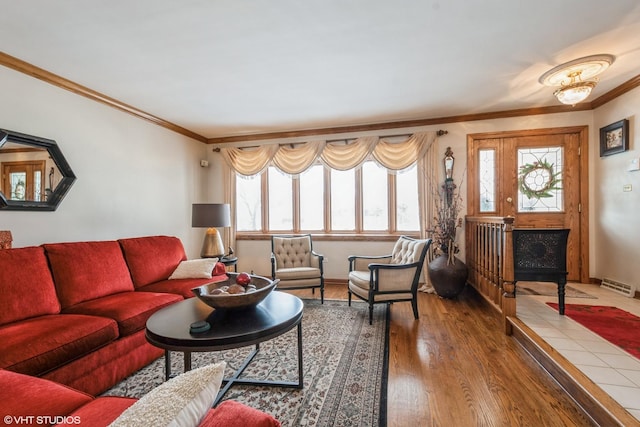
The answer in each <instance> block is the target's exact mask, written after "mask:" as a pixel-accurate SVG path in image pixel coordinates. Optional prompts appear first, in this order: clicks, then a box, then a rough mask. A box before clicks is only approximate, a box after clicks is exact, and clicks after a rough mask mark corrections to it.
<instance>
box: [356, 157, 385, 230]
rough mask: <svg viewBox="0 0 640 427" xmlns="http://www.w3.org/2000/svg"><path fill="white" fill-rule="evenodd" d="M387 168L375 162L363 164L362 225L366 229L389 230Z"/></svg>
mask: <svg viewBox="0 0 640 427" xmlns="http://www.w3.org/2000/svg"><path fill="white" fill-rule="evenodd" d="M387 177H388V174H387V170H386V169H384V168H381V167H379V166H378V165H376V164H375V163H374V162H365V163H364V164H363V165H362V227H363V229H364V230H388V229H389V211H388V203H387V200H388V199H389V197H388V191H387V189H388V185H387V182H388V180H387Z"/></svg>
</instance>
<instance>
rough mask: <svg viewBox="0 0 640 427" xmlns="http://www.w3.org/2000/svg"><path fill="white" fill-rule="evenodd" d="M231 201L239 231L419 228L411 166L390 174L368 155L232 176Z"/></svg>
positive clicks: (414, 170)
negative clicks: (352, 164)
mask: <svg viewBox="0 0 640 427" xmlns="http://www.w3.org/2000/svg"><path fill="white" fill-rule="evenodd" d="M236 202H237V208H236V224H237V231H238V232H239V233H240V235H242V234H243V233H247V234H270V233H272V232H275V233H314V234H327V235H330V234H336V235H344V234H356V235H357V234H367V233H370V234H385V233H387V234H396V233H412V232H413V233H416V232H417V231H419V229H420V224H419V216H420V215H419V205H418V173H417V168H416V167H415V166H413V167H410V168H409V169H407V170H403V171H399V172H397V174H391V173H389V171H388V170H386V169H385V168H382V167H380V166H378V165H377V164H376V163H375V162H373V161H366V162H365V163H363V164H362V166H361V167H360V168H356V169H350V170H346V171H340V170H335V169H330V168H327V167H326V166H324V165H322V164H316V165H313V166H312V167H310V168H309V169H308V170H306V171H305V172H303V173H301V174H300V175H298V176H294V177H292V176H290V175H287V174H284V173H282V172H280V171H279V170H278V169H276V168H275V167H269V168H268V169H267V170H266V171H265V172H263V173H262V174H260V175H257V176H255V177H251V178H246V177H242V176H240V175H238V176H237V178H236ZM265 218H268V220H266V221H265Z"/></svg>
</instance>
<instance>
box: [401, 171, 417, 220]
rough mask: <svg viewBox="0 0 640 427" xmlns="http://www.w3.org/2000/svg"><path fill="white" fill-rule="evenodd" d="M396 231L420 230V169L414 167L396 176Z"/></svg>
mask: <svg viewBox="0 0 640 427" xmlns="http://www.w3.org/2000/svg"><path fill="white" fill-rule="evenodd" d="M396 203H397V205H396V222H397V224H396V229H397V230H402V231H414V230H419V229H420V214H419V208H418V168H416V167H413V168H411V169H409V170H407V171H403V172H402V173H398V174H397V175H396Z"/></svg>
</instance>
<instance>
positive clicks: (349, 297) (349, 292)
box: [347, 291, 351, 307]
mask: <svg viewBox="0 0 640 427" xmlns="http://www.w3.org/2000/svg"><path fill="white" fill-rule="evenodd" d="M347 294H349V296H348V299H349V307H351V291H348V292H347Z"/></svg>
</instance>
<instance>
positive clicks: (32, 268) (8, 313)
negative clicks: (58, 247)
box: [0, 247, 60, 325]
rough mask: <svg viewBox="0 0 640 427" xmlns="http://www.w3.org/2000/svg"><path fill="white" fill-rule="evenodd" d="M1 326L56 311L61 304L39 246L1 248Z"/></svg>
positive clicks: (45, 259) (42, 251)
mask: <svg viewBox="0 0 640 427" xmlns="http://www.w3.org/2000/svg"><path fill="white" fill-rule="evenodd" d="M0 290H1V291H0V293H1V294H2V309H0V325H4V324H6V323H10V322H15V321H18V320H22V319H28V318H29V317H36V316H42V315H45V314H56V313H58V312H60V303H59V302H58V298H57V296H56V289H55V286H54V284H53V278H52V277H51V271H50V270H49V265H48V264H47V258H46V257H45V256H44V250H43V249H42V248H40V247H29V248H20V249H3V250H0Z"/></svg>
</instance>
